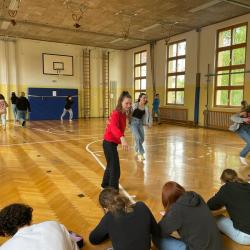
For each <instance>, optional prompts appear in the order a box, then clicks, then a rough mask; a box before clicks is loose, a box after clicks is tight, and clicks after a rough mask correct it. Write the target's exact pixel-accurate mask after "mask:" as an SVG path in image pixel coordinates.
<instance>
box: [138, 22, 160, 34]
mask: <svg viewBox="0 0 250 250" xmlns="http://www.w3.org/2000/svg"><path fill="white" fill-rule="evenodd" d="M159 26H161V24H159V23H155V24H153V25H150V26H148V27H145V28H143V29H139V31H141V32H145V31H148V30H152V29H155V28H156V27H159Z"/></svg>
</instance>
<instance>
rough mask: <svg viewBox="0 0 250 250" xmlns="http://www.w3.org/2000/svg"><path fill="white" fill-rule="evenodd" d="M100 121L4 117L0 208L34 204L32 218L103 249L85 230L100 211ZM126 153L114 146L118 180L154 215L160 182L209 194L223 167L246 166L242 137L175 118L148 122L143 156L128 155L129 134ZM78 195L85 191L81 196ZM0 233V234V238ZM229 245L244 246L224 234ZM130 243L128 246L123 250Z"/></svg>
mask: <svg viewBox="0 0 250 250" xmlns="http://www.w3.org/2000/svg"><path fill="white" fill-rule="evenodd" d="M104 127H105V120H103V119H90V120H78V121H74V122H73V123H72V124H71V123H69V122H68V121H65V122H64V123H63V124H61V122H59V121H39V122H38V121H36V122H29V123H28V125H27V127H26V128H21V127H15V126H14V125H13V124H11V123H10V124H8V127H7V130H6V131H0V177H1V189H0V197H1V198H0V207H3V206H5V205H7V204H10V203H14V202H24V203H27V204H29V205H30V206H32V207H33V209H34V212H33V222H34V223H38V222H41V221H44V220H57V221H59V222H60V223H62V224H64V225H65V226H66V227H67V228H69V229H71V230H73V231H76V232H78V233H80V234H82V235H83V236H84V238H85V240H86V241H87V246H86V248H85V249H86V250H92V249H96V250H104V249H107V247H108V246H110V243H109V242H106V243H104V244H102V245H100V246H92V245H91V244H89V243H88V235H89V232H90V231H91V230H92V229H93V228H94V226H95V225H96V224H97V223H98V222H99V220H100V218H101V216H102V214H103V212H102V210H101V209H100V207H99V205H98V195H99V192H100V190H101V189H100V183H101V179H102V176H103V168H102V165H105V159H104V155H103V152H102V146H101V145H102V144H101V142H102V137H103V131H104ZM127 138H128V141H129V143H130V145H131V150H130V151H129V152H122V151H120V161H121V168H122V175H121V185H122V186H123V188H124V189H125V190H126V191H127V192H128V193H129V194H130V195H136V200H143V201H145V202H146V203H147V204H148V206H149V207H150V208H151V210H152V211H153V213H154V215H155V217H156V218H157V219H160V213H159V212H160V211H161V210H162V206H161V200H160V199H161V187H162V185H163V184H164V183H165V182H166V181H168V180H175V181H177V182H179V183H180V184H182V185H183V186H184V187H185V188H186V189H187V190H194V191H196V192H198V193H200V194H201V195H202V196H203V197H204V198H205V199H208V198H209V197H210V196H211V195H213V193H214V192H216V190H217V189H218V188H219V187H220V181H219V177H220V174H221V172H222V170H223V169H224V168H228V167H230V168H234V169H235V170H237V171H238V172H239V173H240V174H241V175H242V177H246V176H247V174H248V173H249V172H250V168H249V167H243V166H241V165H240V162H239V158H238V155H239V150H240V149H241V147H242V146H243V144H244V143H243V142H242V141H241V139H240V138H238V137H237V136H236V135H235V134H232V133H229V132H223V131H215V130H205V129H196V128H187V127H180V126H173V125H160V126H154V127H153V128H151V129H146V140H145V149H146V161H145V162H144V163H139V162H137V161H136V159H135V157H134V152H133V149H132V145H133V141H132V137H131V133H130V131H129V130H127ZM81 196H83V197H81ZM4 240H5V239H3V238H2V239H1V240H0V242H3V241H4ZM225 245H226V247H227V249H230V250H246V249H249V247H244V246H239V245H237V244H235V243H233V242H231V241H230V240H228V238H226V237H225ZM128 250H129V249H128Z"/></svg>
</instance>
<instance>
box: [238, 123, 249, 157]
mask: <svg viewBox="0 0 250 250" xmlns="http://www.w3.org/2000/svg"><path fill="white" fill-rule="evenodd" d="M236 133H238V134H239V136H240V137H241V138H242V139H243V140H244V141H245V142H246V143H247V145H246V146H245V147H244V148H243V149H242V150H241V152H240V156H241V157H244V158H245V157H246V156H247V154H248V152H249V151H250V125H243V126H241V127H240V128H239V129H238V130H237V132H236Z"/></svg>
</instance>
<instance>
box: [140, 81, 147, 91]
mask: <svg viewBox="0 0 250 250" xmlns="http://www.w3.org/2000/svg"><path fill="white" fill-rule="evenodd" d="M146 86H147V80H146V79H141V89H146Z"/></svg>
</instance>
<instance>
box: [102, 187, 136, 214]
mask: <svg viewBox="0 0 250 250" xmlns="http://www.w3.org/2000/svg"><path fill="white" fill-rule="evenodd" d="M99 203H100V205H101V206H102V207H103V208H106V209H108V211H110V212H111V213H112V214H114V215H118V214H121V213H130V212H132V211H133V208H132V204H131V203H130V201H129V199H128V198H127V197H125V196H124V195H122V194H119V192H118V190H116V189H114V188H106V189H104V190H102V192H101V193H100V195H99Z"/></svg>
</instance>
